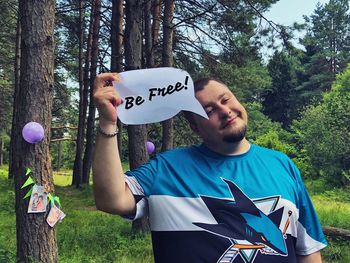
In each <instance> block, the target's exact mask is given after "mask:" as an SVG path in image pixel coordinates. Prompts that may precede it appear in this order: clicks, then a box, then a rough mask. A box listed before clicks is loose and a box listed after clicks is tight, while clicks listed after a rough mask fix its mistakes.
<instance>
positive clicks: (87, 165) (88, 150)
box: [83, 0, 101, 184]
mask: <svg viewBox="0 0 350 263" xmlns="http://www.w3.org/2000/svg"><path fill="white" fill-rule="evenodd" d="M94 2H95V8H94V9H95V10H94V12H93V16H94V20H93V37H92V49H91V66H90V104H89V117H88V121H87V129H86V147H85V154H84V160H83V183H84V184H89V179H90V170H91V164H92V150H93V145H94V137H95V136H94V130H95V113H96V108H95V105H94V100H93V88H94V81H95V77H96V69H97V60H98V51H99V50H98V41H99V31H100V10H101V0H94Z"/></svg>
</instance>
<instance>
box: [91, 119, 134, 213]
mask: <svg viewBox="0 0 350 263" xmlns="http://www.w3.org/2000/svg"><path fill="white" fill-rule="evenodd" d="M103 130H104V131H105V132H106V133H113V132H112V131H113V130H114V131H115V127H113V126H112V125H104V126H103ZM92 169H93V183H94V194H95V201H96V207H97V208H98V209H100V210H102V211H105V212H109V213H115V214H128V213H132V212H133V210H134V207H135V201H134V198H133V196H132V193H131V191H130V189H129V188H128V187H127V186H126V184H125V180H124V172H123V168H122V165H121V160H120V156H119V151H118V146H117V139H116V136H115V137H106V136H104V135H101V134H99V135H98V136H97V140H96V145H95V149H94V156H93V167H92Z"/></svg>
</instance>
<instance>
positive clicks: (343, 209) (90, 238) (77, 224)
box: [0, 167, 350, 263]
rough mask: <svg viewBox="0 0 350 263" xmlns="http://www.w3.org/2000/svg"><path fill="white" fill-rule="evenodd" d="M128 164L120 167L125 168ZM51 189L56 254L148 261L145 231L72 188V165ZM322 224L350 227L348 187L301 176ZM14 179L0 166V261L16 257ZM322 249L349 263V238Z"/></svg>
mask: <svg viewBox="0 0 350 263" xmlns="http://www.w3.org/2000/svg"><path fill="white" fill-rule="evenodd" d="M127 169H128V168H127V167H125V170H127ZM54 182H55V191H56V195H57V196H59V197H60V199H61V204H62V209H63V211H64V212H65V213H66V215H67V216H66V218H65V219H64V220H63V222H62V223H61V224H58V225H56V228H57V242H58V251H59V260H60V262H63V263H68V262H69V263H71V262H72V263H74V262H77V263H78V262H79V263H80V262H86V263H88V262H94V263H95V262H101V263H102V262H118V263H134V262H140V263H151V262H153V257H152V247H151V238H150V235H149V234H148V235H137V234H133V233H132V231H131V224H130V222H127V221H125V220H124V219H122V218H120V217H118V216H114V215H109V214H106V213H103V212H100V211H97V210H96V208H95V204H94V200H93V191H92V187H91V186H88V187H84V188H83V189H79V190H78V189H76V188H75V187H71V186H69V185H70V184H71V171H63V172H60V173H55V174H54ZM306 185H307V188H308V190H309V193H310V195H311V197H312V200H313V203H314V205H315V208H316V210H317V213H318V215H319V217H320V220H321V223H322V224H323V225H328V226H333V227H341V228H346V229H350V190H349V189H332V188H327V187H325V183H324V182H322V181H313V182H306ZM13 189H14V184H13V182H12V180H8V179H7V167H0V217H1V220H0V263H3V262H15V253H16V218H15V212H14V202H15V201H14V200H15V194H14V191H13ZM328 241H329V246H328V247H327V248H326V249H324V250H323V251H322V254H323V259H324V262H325V263H330V262H332V263H349V262H350V252H349V249H348V248H349V245H350V242H349V241H344V240H341V239H329V238H328Z"/></svg>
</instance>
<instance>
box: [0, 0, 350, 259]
mask: <svg viewBox="0 0 350 263" xmlns="http://www.w3.org/2000/svg"><path fill="white" fill-rule="evenodd" d="M31 2H35V1H19V2H17V1H14V0H10V1H5V0H0V10H1V13H0V17H1V19H0V26H1V27H0V28H1V31H0V35H1V41H0V90H1V93H0V110H1V113H0V165H2V166H1V167H4V168H3V171H6V174H7V177H8V180H9V182H8V187H9V188H6V190H4V191H5V192H7V191H9V192H11V193H12V192H13V194H9V196H10V197H12V198H13V200H12V201H13V202H15V201H16V203H12V202H11V201H9V204H11V205H13V207H12V208H6V209H10V211H12V213H13V214H14V212H15V213H16V218H17V222H16V226H17V237H16V244H17V253H15V252H14V251H13V247H12V249H10V248H9V246H7V245H6V246H5V245H4V244H3V243H0V256H1V255H2V256H3V257H4V258H13V257H17V259H20V261H21V260H22V261H24V262H27V261H28V262H29V259H28V258H34V259H35V260H39V261H40V260H41V261H45V260H44V259H47V258H51V259H57V257H58V256H57V249H55V247H56V246H57V244H56V243H57V242H56V232H55V231H51V230H50V229H46V228H38V227H37V225H38V224H37V222H39V221H40V220H42V218H40V217H36V218H35V220H33V218H31V217H28V216H27V214H26V211H25V207H26V205H27V204H26V203H25V202H27V201H26V200H23V199H22V198H21V197H23V193H24V192H23V191H24V190H21V189H20V186H21V185H22V184H23V182H24V177H23V176H22V175H23V172H24V170H25V167H26V166H31V167H32V168H33V171H34V175H33V176H34V179H35V181H36V182H38V183H40V182H41V183H45V182H48V185H49V188H50V189H51V190H52V191H54V186H53V184H52V181H54V180H53V179H54V177H53V171H54V174H55V178H56V180H55V183H56V185H57V184H59V183H57V182H59V181H62V178H61V179H57V178H59V177H64V178H65V180H66V182H67V180H68V183H65V185H67V184H68V185H71V186H70V187H68V186H66V187H65V188H62V189H60V187H57V191H58V192H60V194H61V195H63V196H65V195H66V194H67V192H65V191H68V192H69V193H71V195H73V196H74V195H77V196H79V195H81V194H82V192H84V191H85V193H86V191H87V192H88V193H90V194H91V191H90V190H91V189H90V188H91V186H90V181H91V179H90V170H91V156H92V151H93V144H94V134H95V132H96V131H95V123H96V120H97V119H98V116H96V110H95V107H94V105H93V103H92V100H91V86H92V83H93V80H94V77H95V76H96V74H98V73H101V72H110V71H112V72H122V71H126V70H133V69H139V68H152V67H160V66H174V67H178V68H182V69H184V70H186V71H188V72H189V73H190V74H191V76H192V78H193V79H196V78H198V77H203V76H211V77H215V78H218V79H221V80H222V81H224V82H225V83H227V85H228V86H229V88H230V89H231V90H232V91H233V92H234V93H235V94H236V96H237V97H238V98H239V100H240V101H242V103H243V104H244V106H245V107H246V108H247V110H248V113H249V128H248V139H249V140H250V141H251V142H252V143H256V144H258V145H262V146H265V147H268V148H272V149H276V150H279V151H282V152H284V153H286V154H287V155H288V156H290V157H291V158H292V159H293V161H294V162H295V163H296V164H297V166H298V167H299V169H300V170H301V172H302V175H303V178H304V180H305V181H306V183H307V186H308V187H309V190H310V192H311V194H314V195H315V196H316V197H315V198H316V202H317V198H320V200H321V199H325V200H328V199H327V198H331V199H332V201H335V202H336V203H335V206H337V209H338V210H337V211H336V212H335V210H332V209H334V207H333V208H332V209H331V210H329V211H327V212H325V215H323V212H320V211H325V210H322V207H323V208H325V207H326V205H325V203H321V204H320V205H319V207H318V206H316V207H317V208H318V209H319V210H318V212H319V213H321V215H320V217H321V222H322V224H323V225H328V226H333V227H341V228H347V229H350V226H349V223H348V222H350V221H349V220H348V219H347V218H346V216H344V215H345V214H349V213H347V211H349V206H348V203H349V202H350V197H349V185H350V136H349V135H350V121H349V120H350V66H349V63H350V53H349V51H350V12H349V3H348V1H347V0H330V1H329V2H328V3H326V4H318V5H317V6H316V8H315V10H314V11H313V13H312V14H311V15H310V16H305V17H304V23H295V24H294V25H292V26H284V25H279V24H277V23H275V22H274V21H270V20H268V19H267V18H266V17H265V16H264V14H265V13H266V11H267V10H269V8H270V7H271V6H272V5H273V4H275V3H276V2H278V0H240V1H238V0H237V1H212V0H206V1H191V0H186V1H168V0H164V1H161V0H149V1H146V0H145V1H126V2H124V1H116V0H115V1H104V0H90V1H83V0H80V1H69V0H66V1H63V0H57V1H46V2H45V1H38V2H40V3H41V4H40V5H38V6H37V7H36V6H35V5H33V3H31ZM47 7H50V8H48V9H45V8H47ZM40 8H41V9H40ZM43 10H45V12H43ZM41 12H43V14H44V13H45V14H46V16H44V15H43V16H42V20H43V21H51V20H50V19H52V22H50V23H51V24H52V35H51V36H50V35H49V33H47V32H46V31H45V26H46V27H47V26H50V23H46V24H45V23H44V27H43V28H41V29H39V31H38V28H36V27H35V26H36V24H35V23H30V22H28V21H31V20H26V19H30V18H32V17H31V16H30V15H31V14H41ZM33 17H35V16H34V15H33ZM46 17H47V18H46ZM53 18H54V19H53ZM33 19H35V18H33ZM36 19H37V18H36ZM46 19H47V20H46ZM26 21H27V22H26ZM301 31H303V32H304V34H302V37H301V38H299V39H296V36H299V37H300V35H301V34H300V33H299V32H301ZM33 32H34V33H33ZM36 33H38V35H40V34H41V35H45V36H46V40H45V44H44V45H48V46H49V47H51V48H52V53H53V54H52V56H51V57H50V55H49V56H48V57H44V55H45V56H46V55H47V54H46V53H45V52H46V51H45V52H44V51H42V52H43V53H37V54H35V53H34V56H36V57H39V58H40V57H42V58H43V62H42V63H43V64H45V65H49V64H50V58H52V59H51V61H54V64H53V65H52V68H53V75H52V86H50V85H48V86H45V85H44V86H43V87H42V88H43V89H42V90H40V89H36V87H34V86H33V85H32V84H33V83H35V81H34V82H31V81H32V79H33V78H35V77H36V76H37V75H39V74H41V73H40V71H38V70H37V68H35V66H36V63H29V62H30V59H33V58H32V57H31V55H30V54H32V53H31V52H40V50H41V49H40V48H38V42H35V41H37V40H36V39H35V38H33V40H32V39H31V36H33V35H35V34H36ZM51 40H52V41H51ZM31 41H33V43H34V44H33V43H31ZM296 42H298V45H296V44H295V43H296ZM52 43H54V44H52ZM36 45H37V46H36ZM43 50H44V49H43ZM266 50H269V53H270V54H272V55H271V56H268V55H266V53H265V52H266ZM44 58H46V59H47V60H45V59H44ZM28 61H29V62H28ZM45 61H48V62H47V63H46V62H45ZM26 63H27V64H26ZM42 74H43V75H45V74H46V73H42ZM46 79H51V76H50V75H48V77H47V78H44V80H43V81H41V82H40V83H44V82H45V80H46ZM53 80H54V81H53ZM29 83H30V84H31V85H29ZM37 86H40V85H37ZM48 87H49V88H48ZM47 90H50V92H49V93H47V92H46V91H47ZM34 91H35V92H34ZM43 91H45V92H43ZM31 92H34V93H31ZM39 97H40V99H41V97H42V98H44V99H46V100H47V101H49V103H48V104H45V103H40V101H39ZM28 98H30V99H28ZM50 101H51V102H50ZM31 105H35V107H34V108H31ZM38 111H39V112H38ZM40 111H43V112H44V113H45V114H44V115H43V114H42V113H40ZM38 116H45V117H43V118H42V119H40V117H38ZM32 120H37V121H39V122H41V123H42V124H43V125H44V128H45V132H46V135H47V136H46V137H47V138H46V140H45V141H44V142H43V143H42V146H39V147H36V146H35V147H34V146H33V147H22V146H21V145H23V144H22V143H23V142H22V141H23V139H22V138H21V135H20V132H21V129H22V127H23V124H25V123H26V122H29V121H32ZM40 120H41V121H40ZM118 125H119V128H120V132H119V134H118V139H119V140H118V142H119V149H120V151H121V156H122V161H123V162H124V163H125V165H126V166H127V169H129V168H135V167H137V166H139V165H140V164H142V163H144V162H146V161H147V160H148V159H149V158H152V156H153V155H155V154H157V153H158V152H161V151H165V150H168V149H171V148H173V147H183V146H187V145H191V144H193V143H199V142H200V141H199V139H198V138H197V137H196V136H195V135H194V134H193V133H192V132H191V130H190V129H189V128H188V126H187V123H186V121H185V120H184V119H183V117H182V116H181V115H178V116H176V117H174V118H173V119H171V120H168V121H165V122H163V123H156V124H150V125H141V126H125V125H122V124H121V123H118ZM21 140H22V141H21ZM146 141H151V142H153V143H154V144H155V146H156V152H155V153H153V155H150V156H149V155H148V153H147V151H146V149H145V142H146ZM41 147H43V148H41ZM46 149H47V152H46ZM42 152H44V154H42V157H40V158H39V157H38V153H40V154H41V153H42ZM40 156H41V155H40ZM19 159H21V161H20V162H19ZM43 167H45V169H43ZM7 171H8V173H7ZM4 174H5V172H4ZM10 188H13V189H11V190H7V189H10ZM64 189H66V190H64ZM89 191H90V192H89ZM9 196H8V195H6V197H4V198H5V199H6V198H9ZM317 196H318V197H317ZM91 197H92V195H90V198H91ZM69 198H72V197H69ZM78 199H79V198H78ZM6 200H7V199H6ZM82 200H84V199H82ZM89 202H93V201H91V200H90V201H89ZM63 204H64V199H63ZM339 204H344V206H341V205H340V206H339ZM5 206H6V204H5ZM14 207H16V209H15V208H14ZM6 209H4V210H6ZM72 209H74V208H73V207H72ZM327 209H328V208H327ZM94 213H95V212H94ZM96 213H97V212H96ZM98 213H99V212H98ZM326 214H327V215H328V216H327V215H326ZM6 215H7V214H6ZM329 215H333V220H334V219H335V218H337V217H336V216H335V215H339V218H340V219H339V221H338V222H337V221H332V220H331V219H330V218H331V217H332V216H329ZM327 217H330V218H328V219H327ZM108 220H112V219H108ZM327 220H331V221H327ZM67 221H68V220H67ZM111 224H113V223H111ZM13 226H14V225H13ZM24 226H26V227H28V226H31V227H33V232H32V233H27V234H23V233H22V232H23V231H21V230H18V229H22V228H21V227H23V228H24ZM133 229H134V230H135V229H136V230H144V231H146V230H147V222H142V221H141V222H136V223H134V225H133ZM123 231H124V230H123ZM64 233H66V232H64ZM33 235H38V236H40V237H45V238H44V239H45V240H46V241H47V240H51V241H50V242H51V243H50V242H48V243H50V244H51V245H50V247H51V248H52V247H53V249H45V251H46V252H45V253H46V254H47V255H43V254H45V253H44V252H42V253H38V251H39V250H40V248H39V247H38V243H40V242H42V239H41V238H37V239H36V240H37V242H38V243H35V242H33ZM59 235H60V234H59ZM61 238H64V237H63V236H61ZM61 238H58V247H59V248H60V249H59V253H58V254H60V255H62V254H61V251H62V249H61V247H62V243H60V240H61ZM146 239H147V237H146ZM334 239H335V241H334V242H335V244H334V247H333V246H332V248H331V249H330V251H329V252H327V253H328V254H327V257H329V259H330V260H331V261H330V262H336V261H334V260H340V261H339V262H342V261H341V260H344V258H345V260H347V259H348V258H347V257H348V255H343V253H342V249H341V247H342V246H345V245H347V244H348V241H344V240H338V237H336V238H335V237H334ZM61 242H63V243H64V241H61ZM21 244H22V245H21ZM23 244H26V247H27V248H26V249H23ZM66 249H67V248H66ZM147 251H148V252H150V248H149V247H148V250H147ZM14 254H16V256H14ZM63 254H64V252H63ZM82 254H84V253H82ZM82 257H83V255H82ZM80 259H81V258H80ZM91 262H94V261H91ZM117 262H119V261H117ZM131 262H132V261H131ZM343 262H348V261H343Z"/></svg>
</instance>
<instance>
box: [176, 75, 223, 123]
mask: <svg viewBox="0 0 350 263" xmlns="http://www.w3.org/2000/svg"><path fill="white" fill-rule="evenodd" d="M209 81H216V82H219V83H221V84H223V85H225V86H226V84H225V83H224V82H223V81H222V80H220V79H217V78H212V77H206V78H201V79H197V80H195V81H194V82H193V87H194V93H195V94H196V93H197V92H198V91H201V90H203V89H204V87H205V86H206V85H208V83H209ZM182 112H183V115H184V117H185V119H186V120H187V121H188V122H189V123H190V124H194V118H193V112H191V111H182Z"/></svg>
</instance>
